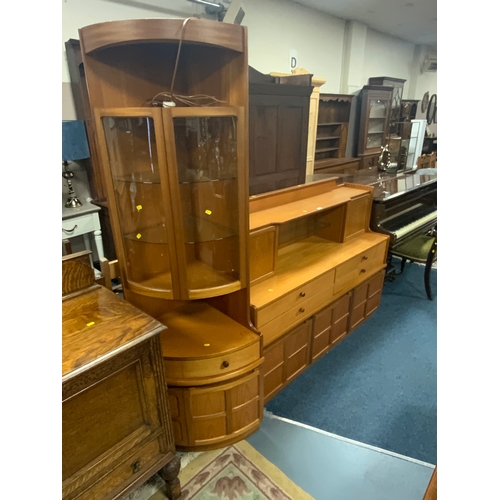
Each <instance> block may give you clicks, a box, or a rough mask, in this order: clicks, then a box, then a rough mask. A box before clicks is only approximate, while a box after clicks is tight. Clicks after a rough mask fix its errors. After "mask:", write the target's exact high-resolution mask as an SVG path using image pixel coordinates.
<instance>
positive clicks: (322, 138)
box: [316, 135, 340, 151]
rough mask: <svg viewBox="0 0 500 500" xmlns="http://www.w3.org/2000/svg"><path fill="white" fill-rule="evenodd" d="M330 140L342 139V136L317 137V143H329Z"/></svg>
mask: <svg viewBox="0 0 500 500" xmlns="http://www.w3.org/2000/svg"><path fill="white" fill-rule="evenodd" d="M329 139H340V135H326V136H324V137H317V138H316V140H317V141H327V140H329ZM316 151H317V150H316Z"/></svg>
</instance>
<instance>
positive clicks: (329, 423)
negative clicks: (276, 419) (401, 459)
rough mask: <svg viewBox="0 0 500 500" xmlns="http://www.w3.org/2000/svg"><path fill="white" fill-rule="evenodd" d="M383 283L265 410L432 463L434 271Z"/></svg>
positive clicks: (413, 267)
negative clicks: (365, 312)
mask: <svg viewBox="0 0 500 500" xmlns="http://www.w3.org/2000/svg"><path fill="white" fill-rule="evenodd" d="M423 274H424V268H423V267H422V266H418V265H417V264H407V265H406V268H405V271H404V273H403V274H402V275H401V276H397V277H396V279H395V281H393V282H386V283H385V285H384V290H383V293H382V299H381V303H380V307H379V309H378V310H377V311H376V312H375V313H374V314H373V315H372V316H371V318H369V319H368V320H367V321H366V322H365V323H364V324H362V325H361V326H360V327H358V328H357V329H356V330H355V331H354V332H353V333H352V334H351V335H349V336H348V337H347V338H346V339H344V340H343V341H342V342H341V343H340V344H339V345H338V346H336V347H335V348H334V349H333V350H332V351H330V352H329V353H328V354H327V355H325V356H323V358H321V359H320V360H319V361H318V362H316V363H315V364H314V365H312V366H311V367H309V368H308V369H307V371H306V372H304V373H303V374H302V375H300V376H299V377H298V378H297V379H296V380H294V381H293V382H292V383H291V384H290V385H289V386H288V387H286V388H285V389H284V390H282V391H281V392H280V393H279V394H278V395H277V396H276V397H274V398H273V399H272V400H271V401H269V402H268V403H267V404H266V410H268V411H270V412H271V413H273V414H275V415H278V416H281V417H285V418H288V419H290V420H294V421H297V422H301V423H304V424H307V425H311V426H313V427H316V428H319V429H322V430H325V431H328V432H332V433H334V434H338V435H340V436H344V437H347V438H350V439H354V440H356V441H361V442H363V443H366V444H369V445H372V446H377V447H380V448H383V449H385V450H389V451H393V452H396V453H399V454H402V455H405V456H408V457H411V458H415V459H418V460H422V461H424V462H428V463H431V464H436V461H437V458H436V454H437V450H436V440H437V436H436V430H437V429H436V427H437V400H436V398H437V387H436V378H437V374H436V368H437V367H436V361H437V359H436V358H437V355H436V347H437V339H436V323H437V271H436V270H434V269H433V270H432V273H431V286H432V290H433V293H434V301H429V300H428V299H427V297H426V294H425V289H424V279H423Z"/></svg>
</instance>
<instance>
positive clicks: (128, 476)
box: [63, 438, 164, 500]
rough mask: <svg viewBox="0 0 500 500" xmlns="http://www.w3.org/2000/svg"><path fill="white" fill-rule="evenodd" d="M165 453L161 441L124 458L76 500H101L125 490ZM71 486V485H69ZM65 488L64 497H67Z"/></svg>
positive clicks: (76, 497)
mask: <svg viewBox="0 0 500 500" xmlns="http://www.w3.org/2000/svg"><path fill="white" fill-rule="evenodd" d="M162 455H164V453H162V452H161V444H160V439H159V438H158V439H155V440H154V441H151V442H149V443H148V444H146V445H145V446H143V447H142V448H140V449H138V450H137V451H136V452H135V453H132V454H130V455H129V456H128V457H127V458H126V459H125V458H124V457H122V458H121V459H120V461H119V465H118V466H117V467H116V468H115V469H113V470H112V471H111V472H109V473H108V474H105V475H104V476H103V477H102V478H101V479H100V480H99V481H97V482H96V483H94V484H93V485H92V486H90V487H89V488H87V489H85V490H84V491H82V492H80V493H77V494H76V496H74V497H73V498H74V499H75V500H101V499H102V498H105V497H106V496H107V495H109V494H111V493H112V492H113V491H114V490H116V489H118V488H120V489H121V488H123V487H124V485H125V484H127V483H131V482H133V481H134V479H135V476H139V475H140V474H142V473H143V472H144V470H146V469H147V468H148V467H150V466H151V465H152V464H153V463H154V462H156V461H158V459H159V458H161V456H162ZM69 486H71V485H69ZM67 493H68V492H67V491H65V488H64V486H63V497H65V496H66V495H67Z"/></svg>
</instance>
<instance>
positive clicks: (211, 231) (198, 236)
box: [184, 215, 237, 244]
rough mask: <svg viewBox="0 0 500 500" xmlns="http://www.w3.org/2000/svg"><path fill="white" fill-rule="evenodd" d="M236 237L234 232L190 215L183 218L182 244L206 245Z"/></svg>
mask: <svg viewBox="0 0 500 500" xmlns="http://www.w3.org/2000/svg"><path fill="white" fill-rule="evenodd" d="M236 236H237V232H236V231H235V230H231V229H230V228H228V227H224V226H221V225H219V224H216V223H213V222H211V221H208V220H205V219H200V218H199V217H194V216H192V215H186V216H185V217H184V242H185V243H186V244H194V243H206V242H209V241H218V240H223V239H226V238H234V237H236Z"/></svg>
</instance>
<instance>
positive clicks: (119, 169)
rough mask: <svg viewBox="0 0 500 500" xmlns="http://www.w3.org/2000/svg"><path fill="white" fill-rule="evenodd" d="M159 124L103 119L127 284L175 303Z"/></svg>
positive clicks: (149, 119)
mask: <svg viewBox="0 0 500 500" xmlns="http://www.w3.org/2000/svg"><path fill="white" fill-rule="evenodd" d="M142 113H143V114H146V113H144V111H143V110H142ZM158 117H161V115H158ZM158 121H159V122H160V123H159V124H158V123H155V120H154V119H153V117H152V116H116V115H115V116H103V117H102V124H103V127H104V134H105V138H106V145H107V152H108V157H109V163H110V171H111V179H112V186H113V193H114V203H115V204H116V211H117V213H118V221H119V222H118V224H119V228H120V233H121V245H120V246H121V249H122V252H123V257H124V261H125V266H126V279H127V283H128V285H129V288H131V289H132V290H134V291H136V292H138V293H142V294H144V293H145V294H147V295H153V296H160V297H165V298H172V293H173V283H172V264H171V258H170V253H171V251H172V248H171V246H172V243H171V241H172V238H171V237H169V234H168V233H169V231H168V223H167V210H166V206H165V197H164V191H163V189H162V179H161V176H160V169H159V164H160V159H159V155H158V147H157V134H161V118H160V120H158ZM158 128H160V130H157V129H158ZM160 140H161V141H163V138H162V136H161V135H160ZM162 146H163V145H162ZM163 161H164V160H163Z"/></svg>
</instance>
